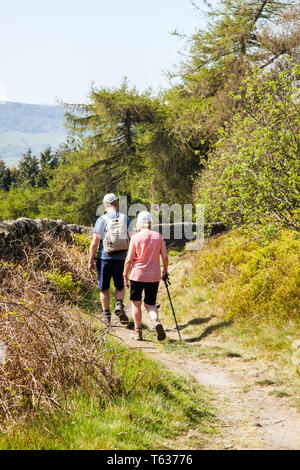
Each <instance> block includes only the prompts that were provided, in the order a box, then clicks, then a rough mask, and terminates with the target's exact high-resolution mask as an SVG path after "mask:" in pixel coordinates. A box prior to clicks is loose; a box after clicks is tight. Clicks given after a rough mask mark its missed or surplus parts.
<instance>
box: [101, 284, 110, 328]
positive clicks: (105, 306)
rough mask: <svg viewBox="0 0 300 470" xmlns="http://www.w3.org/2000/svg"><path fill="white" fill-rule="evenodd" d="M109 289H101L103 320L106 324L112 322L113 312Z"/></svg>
mask: <svg viewBox="0 0 300 470" xmlns="http://www.w3.org/2000/svg"><path fill="white" fill-rule="evenodd" d="M109 300H110V299H109V289H107V290H101V291H100V302H101V305H102V310H103V321H104V323H105V324H106V325H109V324H110V319H111V314H110V311H109Z"/></svg>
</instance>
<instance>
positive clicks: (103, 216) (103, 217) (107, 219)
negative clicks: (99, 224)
mask: <svg viewBox="0 0 300 470" xmlns="http://www.w3.org/2000/svg"><path fill="white" fill-rule="evenodd" d="M101 217H102V219H104V220H105V222H106V227H105V231H106V232H107V226H108V223H109V222H110V220H111V218H110V217H109V216H108V215H107V214H103V215H101Z"/></svg>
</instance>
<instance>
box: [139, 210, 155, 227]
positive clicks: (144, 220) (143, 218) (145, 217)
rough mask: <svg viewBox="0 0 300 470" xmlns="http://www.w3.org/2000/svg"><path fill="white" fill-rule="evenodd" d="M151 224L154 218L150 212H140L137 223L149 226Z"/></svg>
mask: <svg viewBox="0 0 300 470" xmlns="http://www.w3.org/2000/svg"><path fill="white" fill-rule="evenodd" d="M149 222H152V216H151V214H150V212H148V211H142V212H140V213H139V215H138V216H137V223H138V224H147V225H149Z"/></svg>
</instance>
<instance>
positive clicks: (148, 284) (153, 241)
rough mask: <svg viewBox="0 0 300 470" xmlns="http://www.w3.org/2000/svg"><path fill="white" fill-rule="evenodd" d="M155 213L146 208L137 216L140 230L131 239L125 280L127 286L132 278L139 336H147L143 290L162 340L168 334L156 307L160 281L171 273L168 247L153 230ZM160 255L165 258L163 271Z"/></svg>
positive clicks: (137, 333)
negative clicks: (152, 214) (145, 331)
mask: <svg viewBox="0 0 300 470" xmlns="http://www.w3.org/2000/svg"><path fill="white" fill-rule="evenodd" d="M151 222H152V217H151V214H150V213H149V212H147V211H142V212H140V213H139V215H138V217H137V233H135V234H134V235H133V236H132V238H131V241H130V245H129V249H128V253H127V258H126V260H125V265H124V273H123V275H124V282H125V284H126V286H127V287H129V285H128V279H130V300H131V302H132V316H133V320H134V331H135V338H136V339H137V340H138V341H142V340H143V336H142V293H143V291H144V305H145V307H146V310H147V311H148V313H149V315H150V318H151V320H152V321H153V322H154V325H155V330H156V337H157V339H158V341H162V340H164V339H165V337H166V334H165V332H164V329H163V326H162V324H161V322H160V321H159V317H158V309H157V307H156V296H157V291H158V286H159V281H160V280H161V279H162V277H163V276H164V275H167V274H168V253H167V247H166V244H165V242H164V240H163V239H162V236H161V235H160V233H158V232H156V231H154V230H151ZM160 257H161V258H162V262H163V270H162V273H161V271H160Z"/></svg>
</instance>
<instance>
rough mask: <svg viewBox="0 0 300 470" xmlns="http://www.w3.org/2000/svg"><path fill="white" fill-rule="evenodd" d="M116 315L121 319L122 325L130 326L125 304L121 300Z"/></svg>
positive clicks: (117, 305)
mask: <svg viewBox="0 0 300 470" xmlns="http://www.w3.org/2000/svg"><path fill="white" fill-rule="evenodd" d="M115 314H116V315H117V317H118V318H119V320H120V322H121V325H128V323H129V319H128V317H127V315H126V313H125V309H124V304H123V302H122V301H121V300H119V301H117V303H116V308H115Z"/></svg>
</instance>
